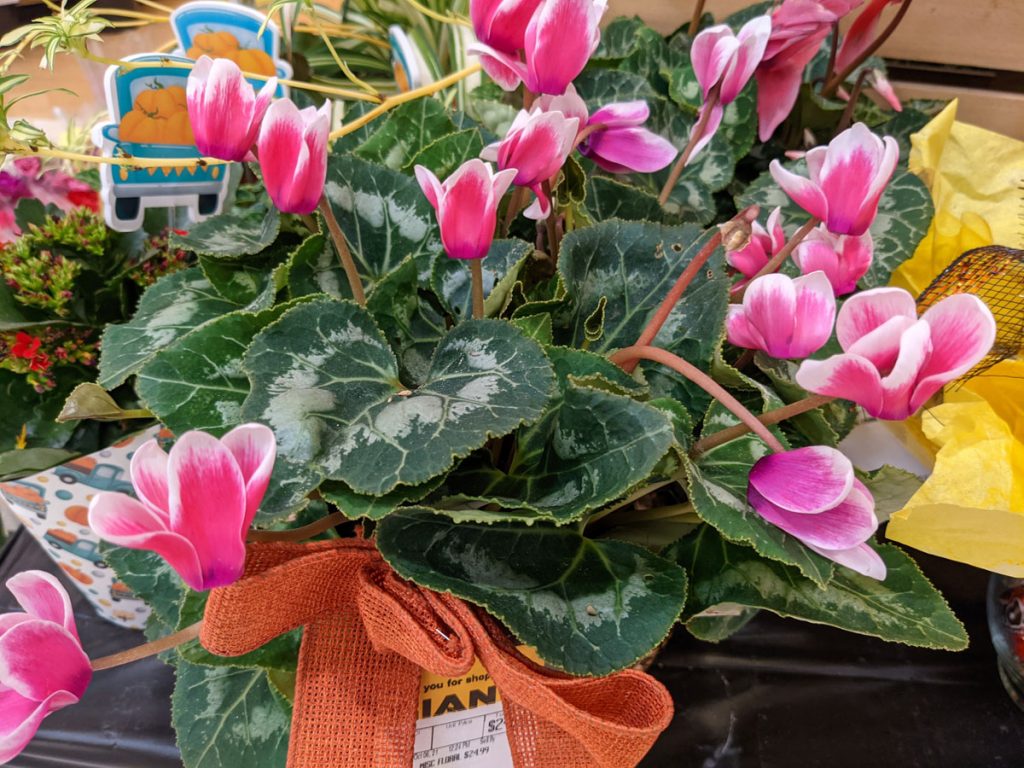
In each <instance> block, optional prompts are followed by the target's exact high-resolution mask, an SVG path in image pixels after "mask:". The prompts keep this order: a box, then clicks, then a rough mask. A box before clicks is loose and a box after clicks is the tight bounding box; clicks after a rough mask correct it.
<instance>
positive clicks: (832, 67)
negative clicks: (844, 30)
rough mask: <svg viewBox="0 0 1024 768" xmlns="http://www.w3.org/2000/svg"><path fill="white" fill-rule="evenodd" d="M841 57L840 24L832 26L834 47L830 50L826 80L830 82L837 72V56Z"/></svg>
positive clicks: (836, 23)
mask: <svg viewBox="0 0 1024 768" xmlns="http://www.w3.org/2000/svg"><path fill="white" fill-rule="evenodd" d="M838 55H839V22H838V21H837V22H835V23H834V24H833V25H832V45H831V46H830V47H829V49H828V67H826V69H825V80H828V79H829V78H830V77H832V75H834V74H835V71H836V56H838Z"/></svg>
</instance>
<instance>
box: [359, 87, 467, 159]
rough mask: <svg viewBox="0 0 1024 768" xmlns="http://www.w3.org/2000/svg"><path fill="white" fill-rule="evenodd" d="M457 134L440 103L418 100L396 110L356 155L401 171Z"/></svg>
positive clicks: (433, 100)
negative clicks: (428, 149)
mask: <svg viewBox="0 0 1024 768" xmlns="http://www.w3.org/2000/svg"><path fill="white" fill-rule="evenodd" d="M454 132H455V125H454V123H452V121H451V118H449V117H448V112H447V110H446V109H445V108H444V106H443V105H442V104H441V102H440V101H438V100H437V99H431V98H425V99H415V100H414V101H409V102H406V103H405V104H400V105H399V106H398V107H396V108H395V109H393V110H392V111H391V112H390V113H389V114H388V117H387V119H386V120H385V121H384V123H383V124H382V125H380V126H379V127H378V128H377V129H376V130H375V131H374V132H373V133H372V134H371V136H370V137H369V138H368V139H367V140H366V141H364V142H363V143H362V144H361V145H359V147H358V148H357V149H356V150H355V154H356V155H358V156H359V157H361V158H363V159H364V160H370V161H372V162H375V163H380V164H382V165H386V166H387V167H388V168H392V169H394V170H396V171H397V170H400V169H401V168H403V167H405V165H406V164H408V162H409V161H410V160H411V159H412V158H413V157H415V156H416V155H417V154H419V153H420V152H421V151H422V150H423V149H425V148H426V147H427V146H429V145H430V144H431V143H432V142H434V141H436V140H437V139H438V138H439V137H441V136H444V135H446V134H449V133H454Z"/></svg>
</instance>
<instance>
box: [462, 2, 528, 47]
mask: <svg viewBox="0 0 1024 768" xmlns="http://www.w3.org/2000/svg"><path fill="white" fill-rule="evenodd" d="M541 2H543V0H471V2H470V4H469V18H470V20H471V21H472V22H473V31H474V32H475V33H476V38H477V40H479V41H480V42H481V43H483V44H485V45H488V46H490V47H491V48H493V49H494V50H496V51H501V52H502V53H507V54H516V53H518V52H519V51H521V50H522V48H523V45H524V40H525V38H526V27H527V26H528V25H529V23H530V19H532V18H533V14H534V13H535V12H536V11H537V8H538V7H539V6H540V4H541Z"/></svg>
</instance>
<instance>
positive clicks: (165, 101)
mask: <svg viewBox="0 0 1024 768" xmlns="http://www.w3.org/2000/svg"><path fill="white" fill-rule="evenodd" d="M178 87H179V89H180V86H178ZM133 108H134V109H139V110H142V111H143V112H145V113H146V114H148V115H150V116H151V117H158V118H159V117H162V118H164V119H165V120H166V119H167V118H168V117H170V116H171V115H173V114H174V113H175V112H177V111H178V110H179V109H180V107H179V106H178V103H177V101H176V100H175V97H174V94H173V93H172V92H171V90H170V89H169V88H151V89H149V90H146V91H143V92H142V93H140V94H139V95H138V96H137V97H136V98H135V105H134V107H133Z"/></svg>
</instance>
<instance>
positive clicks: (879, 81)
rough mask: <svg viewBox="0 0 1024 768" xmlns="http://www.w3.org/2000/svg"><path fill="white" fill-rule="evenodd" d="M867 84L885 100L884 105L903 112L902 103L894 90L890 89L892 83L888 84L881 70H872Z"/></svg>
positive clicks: (887, 79)
mask: <svg viewBox="0 0 1024 768" xmlns="http://www.w3.org/2000/svg"><path fill="white" fill-rule="evenodd" d="M868 84H869V85H870V86H871V87H872V88H874V89H875V91H876V92H877V93H878V95H879V96H881V97H882V98H883V99H885V101H886V103H887V104H888V105H889V106H890V107H892V108H893V110H894V111H896V112H902V111H903V103H902V102H901V101H900V97H899V96H897V95H896V90H895V89H894V88H893V87H892V83H891V82H889V78H888V77H886V76H885V73H884V72H883V71H882V70H880V69H877V68H876V69H872V70H871V73H870V74H869V75H868Z"/></svg>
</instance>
